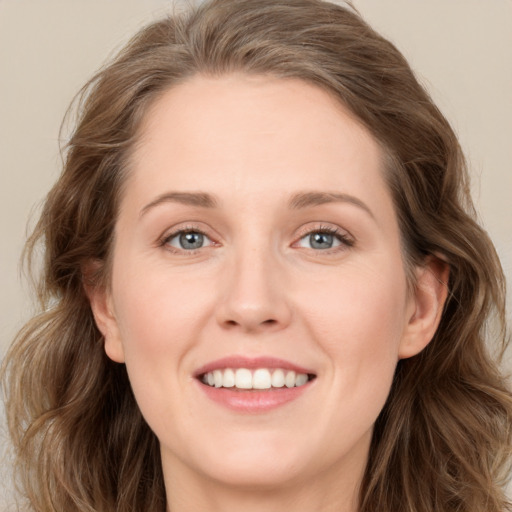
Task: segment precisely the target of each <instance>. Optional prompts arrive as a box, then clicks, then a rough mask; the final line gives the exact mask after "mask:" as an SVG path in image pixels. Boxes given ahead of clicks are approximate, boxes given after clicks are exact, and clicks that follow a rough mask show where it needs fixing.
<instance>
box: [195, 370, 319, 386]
mask: <svg viewBox="0 0 512 512" xmlns="http://www.w3.org/2000/svg"><path fill="white" fill-rule="evenodd" d="M308 380H309V377H308V375H307V374H306V373H295V372H294V371H287V370H282V369H280V368H277V369H275V370H269V369H267V368H258V369H257V370H254V371H251V370H248V369H247V368H237V369H232V368H226V369H225V370H214V371H213V372H208V373H205V374H204V375H203V376H202V381H203V382H204V383H205V384H207V385H208V386H211V387H216V388H221V387H222V388H232V387H235V388H237V389H270V388H282V387H284V386H286V387H287V388H293V387H298V386H304V384H306V383H307V382H308Z"/></svg>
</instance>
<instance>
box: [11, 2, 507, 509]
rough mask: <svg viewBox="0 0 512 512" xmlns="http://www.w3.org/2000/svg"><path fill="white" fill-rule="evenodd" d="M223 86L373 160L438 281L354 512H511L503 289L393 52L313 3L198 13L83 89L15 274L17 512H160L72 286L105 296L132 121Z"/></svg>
mask: <svg viewBox="0 0 512 512" xmlns="http://www.w3.org/2000/svg"><path fill="white" fill-rule="evenodd" d="M230 72H245V73H254V74H267V75H272V76H275V77H281V78H287V77H293V78H299V79H301V80H305V81H308V82H309V83H312V84H315V85H316V86H318V87H320V88H322V89H324V90H326V91H328V92H329V93H331V94H333V95H334V96H335V97H337V98H338V99H339V101H340V102H342V103H343V104H344V105H345V106H346V107H348V108H349V109H350V110H351V111H352V112H353V113H354V114H355V115H356V116H357V117H358V118H359V120H360V121H361V122H362V123H363V124H364V125H365V126H366V127H367V128H368V130H369V131H370V132H371V133H372V134H373V136H374V137H375V138H376V139H377V140H378V141H379V142H380V143H381V145H382V147H383V148H384V151H385V153H386V158H387V172H386V179H387V181H388V184H389V187H390V190H391V192H392V194H393V199H394V203H395V207H396V210H397V213H398V216H399V221H400V228H401V233H402V239H403V247H404V249H403V251H404V257H405V260H406V263H407V264H408V265H409V268H411V267H412V265H414V264H419V263H421V262H422V261H423V260H424V259H425V257H426V256H427V255H429V254H435V255H438V256H439V255H442V257H443V258H444V259H446V260H447V261H448V262H449V265H450V281H449V298H448V300H447V303H446V306H445V310H444V313H443V318H442V321H441V324H440V326H439V329H438V331H437V333H436V335H435V337H434V339H433V340H432V342H431V343H430V344H429V346H428V347H427V348H426V349H425V350H424V351H423V352H422V353H421V354H420V355H418V356H416V357H413V358H411V359H407V360H403V361H400V362H399V364H398V367H397V370H396V375H395V378H394V383H393V386H392V390H391V393H390V396H389V399H388V402H387V404H386V406H385V407H384V410H383V411H382V413H381V415H380V416H379V418H378V421H377V423H376V425H375V429H374V435H373V441H372V445H371V450H370V457H369V460H368V464H367V469H366V474H365V477H364V480H363V483H362V486H361V493H360V511H361V512H375V511H377V510H378V511H379V512H451V511H453V512H456V511H457V512H503V511H504V510H510V508H509V507H510V505H509V504H507V500H506V498H505V496H504V493H503V486H504V482H505V479H506V477H507V475H508V470H509V463H510V455H511V444H512V429H511V419H512V398H511V394H510V391H509V389H508V388H507V385H506V382H505V379H504V377H503V376H502V374H501V373H500V371H499V367H498V361H499V355H500V354H501V353H502V352H503V351H504V350H505V347H506V344H507V333H506V319H505V289H504V287H505V285H504V276H503V273H502V270H501V267H500V263H499V260H498V258H497V256H496V253H495V250H494V247H493V245H492V243H491V241H490V240H489V238H488V236H487V234H486V233H485V232H484V231H483V230H482V229H481V228H480V227H479V226H478V224H477V223H476V222H475V221H474V211H473V206H472V203H471V198H470V196H469V187H468V178H467V172H466V166H465V161H464V157H463V155H462V153H461V149H460V147H459V143H458V141H457V138H456V136H455V134H454V132H453V131H452V129H451V128H450V126H449V124H448V123H447V121H446V120H445V118H444V117H443V116H442V114H441V113H440V112H439V110H438V109H437V108H436V106H435V105H434V104H433V102H432V101H431V99H430V98H429V96H428V94H427V93H426V92H425V91H424V89H423V88H422V87H421V86H420V85H419V84H418V82H417V80H416V79H415V77H414V75H413V73H412V72H411V69H410V68H409V66H408V64H407V62H406V61H405V59H404V58H403V56H402V55H401V54H400V53H399V52H398V50H397V49H396V48H395V47H394V46H393V45H392V44H391V43H390V42H388V41H387V40H385V39H383V38H382V37H381V36H380V35H378V34H377V33H376V32H374V31H373V30H372V29H371V28H370V27H369V26H368V25H367V24H366V23H365V22H364V21H363V20H362V19H361V18H360V17H359V16H358V15H357V14H356V13H354V12H353V11H352V10H351V9H348V8H343V7H340V6H336V5H334V4H331V3H327V2H322V1H320V0H285V1H278V2H276V1H275V0H213V1H211V2H207V3H205V4H203V5H201V6H199V7H197V8H195V9H192V10H190V11H189V12H187V13H186V14H182V15H176V16H173V17H169V18H167V19H164V20H162V21H159V22H156V23H154V24H152V25H150V26H148V27H147V28H145V29H143V30H142V31H141V32H140V33H139V34H137V35H136V36H135V38H134V39H133V40H132V41H131V42H130V43H129V44H128V46H127V47H126V48H125V49H124V50H123V51H121V53H120V54H119V55H118V56H117V57H116V58H115V59H114V60H113V61H112V62H111V63H110V64H109V65H108V66H106V67H105V68H104V69H103V70H101V71H100V72H99V73H98V74H97V75H96V76H95V77H94V78H93V79H92V80H91V81H90V82H89V83H88V84H87V85H86V86H85V87H84V89H83V91H82V93H81V97H80V98H81V100H80V101H79V102H78V119H77V123H76V129H75V131H74V132H73V135H72V137H71V139H70V142H69V144H68V146H67V148H66V154H65V165H64V170H63V173H62V175H61V177H60V179H59V180H58V182H57V183H56V185H55V186H54V188H53V189H52V190H51V192H50V193H49V195H48V197H47V200H46V203H45V207H44V210H43V212H42V215H41V218H40V220H39V223H38V224H37V227H36V228H35V231H34V233H33V234H32V236H31V238H30V239H29V240H28V243H27V249H26V250H27V253H26V254H27V255H28V256H27V257H28V259H29V260H30V258H31V255H32V254H33V253H34V251H36V250H37V247H39V245H42V247H43V248H44V258H45V259H44V269H43V272H42V275H41V278H40V280H39V288H38V294H39V298H40V300H41V304H42V311H41V313H40V314H39V315H38V316H36V317H35V318H33V319H32V320H31V321H30V322H29V323H27V325H26V326H25V327H24V328H23V329H22V330H21V332H20V333H19V334H18V336H17V338H16V340H15V342H14V344H13V346H12V348H11V349H10V352H9V354H8V356H7V357H6V360H5V363H4V369H3V382H4V393H5V398H6V404H7V412H8V420H9V428H10V433H11V436H12V439H13V443H14V447H15V451H16V457H17V469H18V475H19V478H20V483H21V485H22V486H23V492H24V494H25V495H26V496H27V497H28V500H29V502H30V506H31V508H32V509H33V510H36V511H45V512H46V511H51V510H54V511H66V512H71V511H80V512H85V511H95V512H98V511H109V512H111V511H114V510H115V511H119V512H127V511H140V510H151V511H156V512H158V511H162V512H163V511H164V510H165V506H166V505H165V503H166V497H165V489H164V484H163V477H162V469H161V465H160V455H159V448H158V442H157V439H156V437H155V435H154V434H153V433H152V432H151V430H150V429H149V427H148V426H147V424H146V423H145V422H144V420H143V418H142V416H141V414H140V412H139V409H138V407H137V404H136V403H135V400H134V397H133V394H132V392H131V389H130V385H129V381H128V377H127V374H126V371H125V368H124V366H123V365H119V364H116V363H114V362H112V361H111V360H109V359H108V358H107V356H106V355H105V353H104V350H103V344H102V337H101V334H100V332H99V331H98V329H97V327H96V325H95V323H94V320H93V317H92V314H91V310H90V306H89V303H88V300H87V297H86V295H85V293H84V282H83V280H84V278H83V275H82V270H83V268H84V264H86V263H87V262H90V261H92V260H94V261H96V262H101V263H102V264H100V265H99V267H98V273H97V275H96V276H92V278H91V276H89V278H91V279H92V281H91V282H90V283H88V285H89V286H94V285H100V284H105V283H107V282H108V276H109V252H110V249H111V245H112V237H113V231H114V224H115V221H116V215H117V209H118V204H119V197H120V193H121V191H122V185H123V181H124V177H125V175H126V173H127V172H129V162H130V152H131V150H132V149H133V148H134V146H135V144H136V142H137V135H138V127H139V126H140V123H141V119H142V118H143V116H144V113H145V112H146V111H147V109H148V106H149V105H150V104H151V103H152V102H153V101H154V100H155V98H157V97H158V96H159V95H160V94H162V93H163V91H165V90H167V89H169V88H170V87H172V86H173V85H175V84H177V83H179V82H183V81H186V80H187V79H188V78H189V77H191V76H193V75H196V74H203V75H209V76H218V75H222V74H226V73H230ZM411 284H412V285H414V283H411ZM490 320H493V323H491V322H490ZM492 326H493V327H492ZM491 327H492V328H491Z"/></svg>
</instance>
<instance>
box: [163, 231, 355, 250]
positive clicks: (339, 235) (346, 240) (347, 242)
mask: <svg viewBox="0 0 512 512" xmlns="http://www.w3.org/2000/svg"><path fill="white" fill-rule="evenodd" d="M186 233H198V234H201V235H203V236H204V237H206V238H208V239H209V240H211V241H212V239H211V238H210V237H209V236H208V234H207V233H206V232H205V230H202V229H200V228H198V227H196V226H186V227H183V228H179V229H176V230H175V231H173V232H171V233H168V234H165V235H164V236H163V237H162V239H161V240H160V242H159V245H160V246H162V247H165V249H166V250H168V251H170V252H173V253H176V254H186V255H189V256H190V255H194V254H196V253H197V252H199V251H200V250H202V249H205V248H206V247H208V246H206V247H200V248H198V249H189V250H187V249H178V248H175V247H172V246H171V245H169V242H170V241H171V240H172V239H173V238H176V237H177V236H179V235H182V234H186ZM315 233H322V234H327V235H332V236H334V237H335V238H336V239H337V240H338V241H339V242H340V246H337V247H333V248H329V249H314V248H309V249H310V250H312V251H314V252H320V253H322V254H326V255H328V254H331V253H333V252H338V251H343V250H346V249H347V248H350V247H353V246H354V244H355V241H354V239H353V238H352V237H350V236H349V235H348V234H347V233H346V232H344V231H342V230H340V229H339V228H337V227H334V226H323V225H321V226H318V227H315V228H309V229H305V230H304V231H302V232H301V233H300V236H299V238H298V239H297V241H296V242H294V243H293V244H292V247H293V246H296V244H298V243H299V242H300V241H301V240H303V239H304V238H306V237H307V236H311V235H312V234H315ZM212 242H213V243H212V244H211V245H210V247H211V246H215V245H218V244H216V243H215V242H214V241H212Z"/></svg>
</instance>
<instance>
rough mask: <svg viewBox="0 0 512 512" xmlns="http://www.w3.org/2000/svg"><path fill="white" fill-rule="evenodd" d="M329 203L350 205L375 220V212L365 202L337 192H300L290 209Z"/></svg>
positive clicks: (295, 195)
mask: <svg viewBox="0 0 512 512" xmlns="http://www.w3.org/2000/svg"><path fill="white" fill-rule="evenodd" d="M327 203H349V204H352V205H354V206H357V207H359V208H361V209H362V210H364V211H365V212H366V213H368V215H370V217H372V219H375V216H374V215H373V212H372V211H371V210H370V208H368V206H366V204H365V203H363V201H361V200H360V199H358V198H357V197H354V196H351V195H350V194H341V193H336V192H299V193H298V194H294V195H293V196H292V197H291V198H290V201H289V207H290V208H291V209H294V210H298V209H303V208H309V207H311V206H320V205H322V204H327Z"/></svg>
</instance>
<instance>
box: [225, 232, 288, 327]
mask: <svg viewBox="0 0 512 512" xmlns="http://www.w3.org/2000/svg"><path fill="white" fill-rule="evenodd" d="M232 256H233V258H232V261H231V267H230V268H228V269H227V278H226V283H225V287H224V296H223V297H222V299H221V303H220V304H219V322H220V323H221V324H222V325H223V326H225V327H226V326H231V327H234V326H238V327H239V328H241V329H243V330H246V331H255V330H268V329H277V328H282V327H284V326H286V325H287V324H288V322H289V320H290V315H291V313H290V308H289V304H288V301H287V297H286V287H285V286H283V284H284V283H283V279H284V275H283V273H282V269H281V268H280V262H279V255H278V254H277V252H276V251H275V250H274V249H273V247H272V244H271V243H270V242H269V240H265V241H261V240H260V241H257V240H255V239H252V240H246V241H245V242H244V243H241V244H240V245H238V246H236V247H235V248H234V252H233V255H232Z"/></svg>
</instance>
